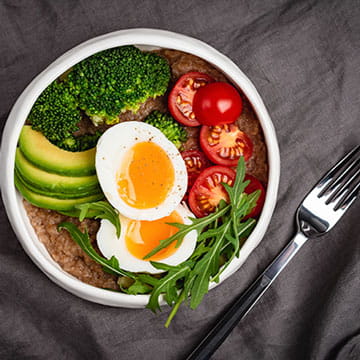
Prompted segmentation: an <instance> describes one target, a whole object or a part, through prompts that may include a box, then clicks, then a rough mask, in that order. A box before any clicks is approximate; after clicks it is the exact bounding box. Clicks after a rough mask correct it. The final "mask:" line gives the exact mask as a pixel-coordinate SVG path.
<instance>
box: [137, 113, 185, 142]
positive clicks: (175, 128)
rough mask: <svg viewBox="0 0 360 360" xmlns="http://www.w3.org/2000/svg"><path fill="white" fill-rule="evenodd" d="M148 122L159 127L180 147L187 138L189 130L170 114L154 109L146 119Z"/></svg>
mask: <svg viewBox="0 0 360 360" xmlns="http://www.w3.org/2000/svg"><path fill="white" fill-rule="evenodd" d="M144 122H146V123H147V124H150V125H152V126H155V127H156V128H158V129H159V130H160V131H161V132H162V133H163V134H164V135H165V136H166V137H167V138H168V139H169V140H170V141H171V142H172V143H174V144H175V146H176V147H177V148H178V149H179V148H180V147H181V145H182V143H184V142H185V141H186V140H187V132H186V130H185V128H184V127H183V126H182V125H180V124H179V123H178V122H177V121H176V120H175V119H174V118H173V117H172V116H171V115H170V114H164V113H162V112H160V111H157V110H155V111H153V112H152V113H151V114H150V115H148V116H147V117H146V119H145V120H144Z"/></svg>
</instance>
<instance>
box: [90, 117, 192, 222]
mask: <svg viewBox="0 0 360 360" xmlns="http://www.w3.org/2000/svg"><path fill="white" fill-rule="evenodd" d="M95 165H96V172H97V176H98V178H99V183H100V186H101V188H102V190H103V192H104V194H105V196H106V198H107V200H108V201H109V202H110V204H111V205H112V206H113V207H114V208H116V209H117V210H118V211H119V212H120V214H121V215H123V216H125V217H128V218H130V219H135V220H155V219H160V218H162V217H164V216H168V215H170V214H171V213H172V212H173V211H174V209H175V208H176V207H177V206H178V205H179V204H180V201H181V199H182V198H183V196H184V194H185V192H186V188H187V172H186V165H185V163H184V160H183V159H182V157H181V155H180V153H179V151H178V150H177V148H176V147H175V145H174V144H173V143H172V142H170V141H169V140H168V139H167V138H166V136H165V135H164V134H163V133H162V132H161V131H160V130H158V129H157V128H155V127H154V126H151V125H149V124H146V123H142V122H139V121H128V122H123V123H120V124H118V125H115V126H113V127H111V128H110V129H108V130H107V131H106V132H105V133H104V134H103V135H102V136H101V138H100V140H99V142H98V145H97V149H96V159H95Z"/></svg>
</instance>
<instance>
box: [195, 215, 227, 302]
mask: <svg viewBox="0 0 360 360" xmlns="http://www.w3.org/2000/svg"><path fill="white" fill-rule="evenodd" d="M230 226H231V223H230V222H228V223H227V224H226V227H225V228H224V230H223V232H222V233H220V234H218V235H217V238H216V240H215V244H214V245H213V246H212V248H211V250H210V251H209V252H208V253H206V254H205V256H204V257H203V258H202V259H201V260H199V261H198V262H197V263H196V265H195V267H194V269H193V272H192V274H193V276H194V279H193V280H192V281H193V285H192V287H191V289H190V294H191V300H190V307H191V309H195V308H196V307H197V306H198V305H199V304H200V303H201V301H202V299H203V297H204V295H205V294H207V292H208V291H209V282H210V278H211V275H213V274H215V273H217V271H218V269H219V266H220V264H219V258H220V250H221V247H222V245H223V241H224V239H225V234H226V232H227V231H228V229H229V227H230Z"/></svg>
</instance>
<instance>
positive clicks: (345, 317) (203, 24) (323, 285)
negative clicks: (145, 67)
mask: <svg viewBox="0 0 360 360" xmlns="http://www.w3.org/2000/svg"><path fill="white" fill-rule="evenodd" d="M133 27H153V28H161V29H168V30H172V31H176V32H180V33H184V34H187V35H190V36H194V37H196V38H199V39H201V40H203V41H205V42H207V43H209V44H210V45H212V46H214V47H215V48H217V49H218V50H220V51H221V52H223V53H224V54H226V55H228V56H229V57H230V58H231V59H232V60H233V61H234V62H235V63H236V64H238V66H239V67H240V68H241V69H242V70H243V71H244V72H245V73H246V74H247V75H248V77H249V78H250V79H251V80H252V81H253V82H254V84H255V86H256V87H257V89H258V91H259V93H260V94H261V96H262V98H263V100H264V102H265V104H266V105H267V107H268V110H269V113H270V116H271V117H272V119H273V122H274V125H275V128H276V131H277V135H278V139H279V143H280V150H281V160H282V163H281V182H280V188H279V196H278V203H277V208H276V211H275V214H274V217H273V219H272V222H271V224H270V227H269V229H268V231H267V233H266V236H265V237H264V239H263V241H262V242H261V243H260V245H259V246H258V248H257V249H256V250H255V251H254V252H253V253H252V254H251V256H250V257H249V259H248V260H247V261H246V263H245V264H244V266H243V267H242V268H241V269H240V270H239V271H238V272H237V273H236V274H234V275H233V276H232V277H231V278H230V279H228V280H227V281H225V282H224V283H223V284H222V285H221V286H219V287H217V288H216V289H214V290H212V291H211V292H210V293H209V294H208V296H206V298H205V300H204V301H203V303H202V304H201V306H200V307H199V308H198V309H197V310H196V311H192V310H190V309H188V308H185V307H183V308H181V309H180V311H179V313H178V315H177V316H176V318H175V320H174V321H173V323H172V325H171V327H170V329H165V328H164V327H163V324H164V322H165V320H166V318H167V316H168V313H169V309H168V308H166V307H165V308H164V309H163V312H162V313H161V314H160V315H158V316H155V315H153V314H152V313H151V312H150V311H149V310H129V309H119V308H111V307H105V306H101V305H97V304H93V303H90V302H87V301H84V300H81V299H79V298H77V297H75V296H73V295H71V294H70V293H68V292H66V291H64V290H62V289H61V288H60V287H58V286H57V285H55V284H54V283H52V282H51V281H50V280H49V279H48V278H47V277H46V276H45V275H44V274H43V273H42V272H41V271H40V270H39V269H38V268H37V267H36V266H35V265H34V264H33V263H32V262H31V260H30V259H29V258H28V257H27V256H26V254H25V253H24V251H23V250H22V248H21V246H20V244H19V242H18V241H17V239H16V237H15V235H14V233H13V231H12V229H11V226H10V224H9V222H8V220H7V217H6V213H5V209H4V207H3V205H2V203H0V358H1V359H85V358H88V359H95V358H98V359H159V360H161V359H183V358H185V357H186V355H187V354H188V353H189V352H190V351H191V350H192V349H193V347H194V346H195V345H196V344H197V343H198V342H199V341H200V339H201V338H202V337H203V336H204V334H205V333H206V331H207V330H208V329H209V328H210V327H211V326H212V325H213V324H214V322H216V318H217V317H218V316H219V315H220V314H221V312H222V311H223V310H224V309H225V308H226V307H227V306H228V305H229V304H230V303H231V302H232V300H233V299H234V298H235V297H236V296H237V295H238V294H239V293H241V292H242V291H243V290H244V289H245V288H246V286H247V285H248V284H249V283H250V282H251V281H252V280H254V279H255V277H256V276H257V274H259V273H260V272H261V271H262V270H263V269H264V268H265V266H266V265H267V264H268V263H269V262H270V261H271V259H273V257H274V256H275V255H276V254H277V253H278V252H279V251H280V250H281V249H282V247H283V246H284V245H285V244H286V243H287V241H288V240H289V239H290V238H291V236H292V235H293V233H294V230H295V226H294V216H293V214H294V213H295V210H296V208H297V205H298V203H299V202H300V200H301V199H302V197H303V196H304V194H305V193H306V192H307V190H308V189H309V188H310V187H311V186H312V185H313V184H314V183H315V181H316V180H317V179H318V178H319V177H320V176H321V175H322V174H323V172H324V171H325V170H327V169H328V168H329V166H330V165H332V164H333V163H334V162H335V161H336V160H337V159H338V158H340V157H341V156H342V155H343V154H344V153H345V151H347V150H349V149H350V148H351V147H352V146H354V145H355V144H358V143H359V142H360V100H359V99H360V95H359V93H360V11H359V2H358V1H355V0H354V1H328V0H323V1H285V0H284V1H271V0H270V1H263V0H248V1H237V0H232V1H231V0H222V1H205V0H204V1H200V0H197V1H192V2H190V1H176V2H171V1H148V2H143V1H131V0H128V1H115V0H114V1H110V0H105V1H100V0H98V1H95V0H92V1H89V0H86V1H85V0H82V1H64V0H63V1H50V0H37V1H35V0H31V1H30V0H26V1H25V0H24V1H20V0H2V1H0V51H1V53H0V95H1V96H0V116H1V120H0V121H1V129H2V128H3V126H4V124H5V121H6V118H7V114H8V112H9V111H10V109H11V106H12V104H13V103H14V102H15V99H16V98H17V97H18V96H19V95H20V93H21V92H22V90H23V89H24V88H25V86H26V85H27V84H28V83H29V82H30V81H31V79H32V78H33V77H34V76H35V75H37V74H38V73H39V72H40V71H41V70H43V69H44V68H45V67H46V66H47V65H48V64H50V63H51V62H52V61H53V60H55V59H56V58H57V57H58V56H59V55H61V54H62V53H63V52H65V51H66V50H68V49H70V48H72V47H73V46H75V45H77V44H79V43H80V42H82V41H84V40H87V39H89V38H91V37H94V36H97V35H100V34H104V33H106V32H110V31H114V30H119V29H125V28H133ZM1 166H2V164H0V168H1ZM1 171H4V169H3V168H1ZM359 214H360V200H358V201H357V203H355V205H353V207H352V209H351V211H350V212H349V213H348V214H346V216H345V217H344V218H343V220H342V221H341V223H339V224H338V225H337V226H336V228H334V229H333V230H332V231H331V233H329V234H327V235H326V236H324V237H323V238H321V239H318V240H313V241H310V242H309V243H308V244H306V246H305V247H304V248H303V249H302V250H301V251H300V253H299V254H298V255H297V256H296V257H295V258H294V260H293V261H292V262H291V263H290V265H288V267H287V268H286V269H285V271H283V273H282V274H281V275H280V277H279V278H278V279H277V280H276V281H275V283H274V284H273V286H272V287H271V288H270V289H269V290H268V291H267V292H266V294H265V295H264V296H263V297H262V299H261V301H260V302H259V303H258V304H257V305H256V306H255V308H254V309H253V310H252V311H251V312H250V313H249V315H248V316H247V317H246V318H245V319H244V320H243V321H242V322H241V323H240V324H239V325H238V326H237V327H236V328H235V330H234V331H233V333H232V334H231V335H230V336H229V338H228V339H227V340H226V341H225V343H224V344H223V345H222V346H221V348H220V349H219V350H218V351H217V353H216V354H215V355H214V359H229V360H230V359H286V360H287V359H294V360H295V359H299V360H303V359H326V360H332V359H359V358H360V280H359V273H360V241H359V240H360V235H359V234H360V221H359V218H360V216H359Z"/></svg>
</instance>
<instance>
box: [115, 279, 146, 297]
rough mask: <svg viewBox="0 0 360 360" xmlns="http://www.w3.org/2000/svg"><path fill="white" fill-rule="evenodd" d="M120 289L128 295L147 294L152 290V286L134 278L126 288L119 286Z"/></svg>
mask: <svg viewBox="0 0 360 360" xmlns="http://www.w3.org/2000/svg"><path fill="white" fill-rule="evenodd" d="M121 290H122V291H124V292H125V293H127V294H129V295H137V294H148V293H150V292H151V291H152V287H151V286H149V285H148V284H146V283H143V282H142V281H141V280H139V279H136V280H135V282H134V283H133V284H132V285H130V286H129V287H128V288H127V289H124V288H121Z"/></svg>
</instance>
